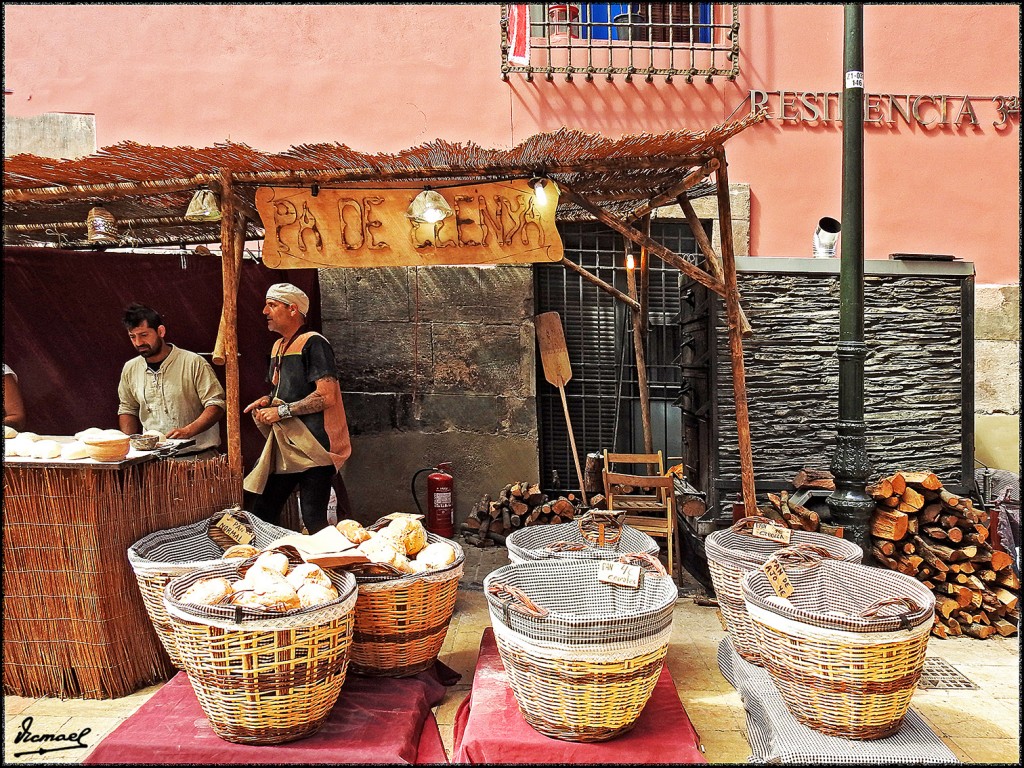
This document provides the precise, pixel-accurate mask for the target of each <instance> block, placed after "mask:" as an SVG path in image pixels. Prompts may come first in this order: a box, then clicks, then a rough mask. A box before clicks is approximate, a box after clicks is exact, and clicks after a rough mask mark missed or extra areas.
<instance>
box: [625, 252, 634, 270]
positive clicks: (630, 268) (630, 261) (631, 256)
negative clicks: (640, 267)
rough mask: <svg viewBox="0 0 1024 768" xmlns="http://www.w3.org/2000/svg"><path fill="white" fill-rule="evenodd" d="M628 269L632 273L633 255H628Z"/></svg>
mask: <svg viewBox="0 0 1024 768" xmlns="http://www.w3.org/2000/svg"><path fill="white" fill-rule="evenodd" d="M626 269H628V270H630V271H632V269H633V254H632V253H627V254H626Z"/></svg>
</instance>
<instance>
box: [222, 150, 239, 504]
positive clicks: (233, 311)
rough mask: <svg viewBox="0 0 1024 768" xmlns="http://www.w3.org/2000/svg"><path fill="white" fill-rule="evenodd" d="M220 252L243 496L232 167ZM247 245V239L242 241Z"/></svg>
mask: <svg viewBox="0 0 1024 768" xmlns="http://www.w3.org/2000/svg"><path fill="white" fill-rule="evenodd" d="M220 183H221V189H222V190H223V191H224V195H222V197H221V201H220V212H221V220H220V253H221V262H220V263H221V285H222V288H223V291H222V292H223V297H224V304H223V310H222V317H223V323H224V328H225V335H224V358H225V359H224V381H225V384H226V385H227V386H226V389H227V437H228V466H229V467H230V468H231V474H232V476H233V478H232V479H233V480H235V481H236V482H237V487H236V489H235V490H236V494H237V496H236V498H237V499H238V500H239V501H241V499H242V433H241V414H242V410H241V407H240V400H239V391H238V276H237V275H236V274H235V244H236V225H237V222H236V220H235V204H234V195H233V194H232V192H233V190H232V181H231V170H230V169H228V168H222V169H221V171H220ZM243 245H244V242H243Z"/></svg>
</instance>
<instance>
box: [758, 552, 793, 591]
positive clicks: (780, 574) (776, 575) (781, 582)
mask: <svg viewBox="0 0 1024 768" xmlns="http://www.w3.org/2000/svg"><path fill="white" fill-rule="evenodd" d="M761 570H762V571H764V575H765V576H767V577H768V583H769V584H771V585H772V589H774V590H775V594H776V595H778V596H779V597H782V598H786V597H789V596H790V595H792V594H793V583H792V582H791V581H790V580H789V577H788V576H787V575H786V572H785V571H784V570H782V566H781V565H779V562H778V560H773V559H769V560H768V562H766V563H765V564H764V565H762V566H761Z"/></svg>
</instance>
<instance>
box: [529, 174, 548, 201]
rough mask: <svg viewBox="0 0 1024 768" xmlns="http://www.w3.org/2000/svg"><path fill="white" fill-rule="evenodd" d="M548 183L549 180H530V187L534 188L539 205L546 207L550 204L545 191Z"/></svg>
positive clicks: (534, 194)
mask: <svg viewBox="0 0 1024 768" xmlns="http://www.w3.org/2000/svg"><path fill="white" fill-rule="evenodd" d="M547 183H548V180H547V179H541V178H532V179H530V185H531V186H532V187H533V196H534V197H535V198H537V205H540V206H544V205H547V204H548V193H547V192H545V191H544V187H545V186H547Z"/></svg>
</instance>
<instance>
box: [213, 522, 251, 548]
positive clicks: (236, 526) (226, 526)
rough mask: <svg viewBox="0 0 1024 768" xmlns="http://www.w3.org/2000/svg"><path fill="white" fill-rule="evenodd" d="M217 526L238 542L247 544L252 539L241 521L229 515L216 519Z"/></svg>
mask: <svg viewBox="0 0 1024 768" xmlns="http://www.w3.org/2000/svg"><path fill="white" fill-rule="evenodd" d="M217 527H218V528H220V530H222V531H224V533H226V534H227V535H228V536H230V537H231V538H232V539H233V540H235V541H237V542H238V543H239V544H248V543H249V542H251V541H252V534H251V533H249V531H247V530H246V529H245V526H244V525H243V524H242V523H241V521H239V520H237V519H236V518H234V517H232V516H231V515H224V517H222V518H221V519H220V520H218V521H217Z"/></svg>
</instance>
